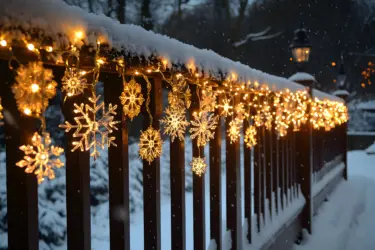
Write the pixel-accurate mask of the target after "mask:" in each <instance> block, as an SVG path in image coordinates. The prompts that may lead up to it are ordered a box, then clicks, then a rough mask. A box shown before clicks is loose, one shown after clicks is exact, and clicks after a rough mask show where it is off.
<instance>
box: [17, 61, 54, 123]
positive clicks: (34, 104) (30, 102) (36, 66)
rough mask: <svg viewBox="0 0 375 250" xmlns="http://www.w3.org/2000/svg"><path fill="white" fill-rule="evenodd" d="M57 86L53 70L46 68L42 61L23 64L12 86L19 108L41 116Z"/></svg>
mask: <svg viewBox="0 0 375 250" xmlns="http://www.w3.org/2000/svg"><path fill="white" fill-rule="evenodd" d="M56 86H57V83H56V82H55V81H53V73H52V70H50V69H45V68H44V67H43V63H42V62H30V63H29V64H28V65H27V66H24V65H21V66H20V67H19V68H18V69H17V76H16V83H15V84H14V85H13V86H12V91H13V93H14V97H15V99H16V102H17V106H18V110H19V111H20V112H22V113H24V114H26V115H34V116H37V117H38V116H40V114H41V113H43V112H44V110H45V109H46V108H47V106H48V100H49V99H51V98H52V97H54V96H55V94H56Z"/></svg>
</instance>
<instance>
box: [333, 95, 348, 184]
mask: <svg viewBox="0 0 375 250" xmlns="http://www.w3.org/2000/svg"><path fill="white" fill-rule="evenodd" d="M338 93H339V94H336V96H337V97H340V98H341V99H343V100H344V102H346V100H347V98H348V96H349V92H347V91H342V92H338ZM339 129H340V136H343V137H344V138H343V139H342V142H343V143H342V145H341V147H342V153H343V159H342V160H343V162H344V164H345V169H344V172H343V175H344V176H343V177H344V179H345V180H348V137H347V131H348V122H345V123H343V124H341V125H340V126H339Z"/></svg>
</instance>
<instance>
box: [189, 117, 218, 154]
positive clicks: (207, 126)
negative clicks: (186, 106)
mask: <svg viewBox="0 0 375 250" xmlns="http://www.w3.org/2000/svg"><path fill="white" fill-rule="evenodd" d="M193 117H194V120H192V121H191V125H192V127H191V128H190V130H189V131H190V133H191V136H190V137H191V139H195V138H197V145H198V147H200V146H204V145H206V144H207V142H208V141H209V140H211V139H212V138H214V135H215V132H213V130H215V128H216V126H217V124H218V120H219V117H218V116H214V114H208V113H207V112H203V113H201V114H200V115H199V116H198V114H197V113H194V114H193Z"/></svg>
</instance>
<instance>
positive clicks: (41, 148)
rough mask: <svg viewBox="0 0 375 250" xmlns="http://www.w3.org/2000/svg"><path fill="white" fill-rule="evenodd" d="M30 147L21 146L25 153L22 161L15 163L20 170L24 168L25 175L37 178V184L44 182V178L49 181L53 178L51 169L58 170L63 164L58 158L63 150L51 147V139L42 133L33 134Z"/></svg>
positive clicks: (47, 134)
mask: <svg viewBox="0 0 375 250" xmlns="http://www.w3.org/2000/svg"><path fill="white" fill-rule="evenodd" d="M31 143H32V145H23V146H21V147H20V150H22V151H23V152H24V153H25V156H24V158H23V160H21V161H19V162H17V163H16V165H17V166H18V167H20V168H24V167H26V169H25V172H26V173H33V172H34V174H35V175H36V176H37V179H38V183H41V182H42V181H44V177H48V178H49V179H54V178H55V172H54V170H53V168H55V167H56V168H60V167H62V166H64V163H63V162H61V161H60V159H59V158H57V157H59V156H60V155H61V154H62V153H63V152H64V149H62V148H60V147H55V146H51V138H50V135H49V133H43V136H40V135H39V134H38V133H36V132H35V134H34V136H33V137H32V139H31Z"/></svg>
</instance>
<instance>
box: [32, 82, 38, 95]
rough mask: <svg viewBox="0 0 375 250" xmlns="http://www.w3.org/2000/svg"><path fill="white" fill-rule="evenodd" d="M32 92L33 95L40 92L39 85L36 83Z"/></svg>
mask: <svg viewBox="0 0 375 250" xmlns="http://www.w3.org/2000/svg"><path fill="white" fill-rule="evenodd" d="M31 91H32V92H33V93H36V92H38V91H39V85H38V84H36V83H33V84H31Z"/></svg>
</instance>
